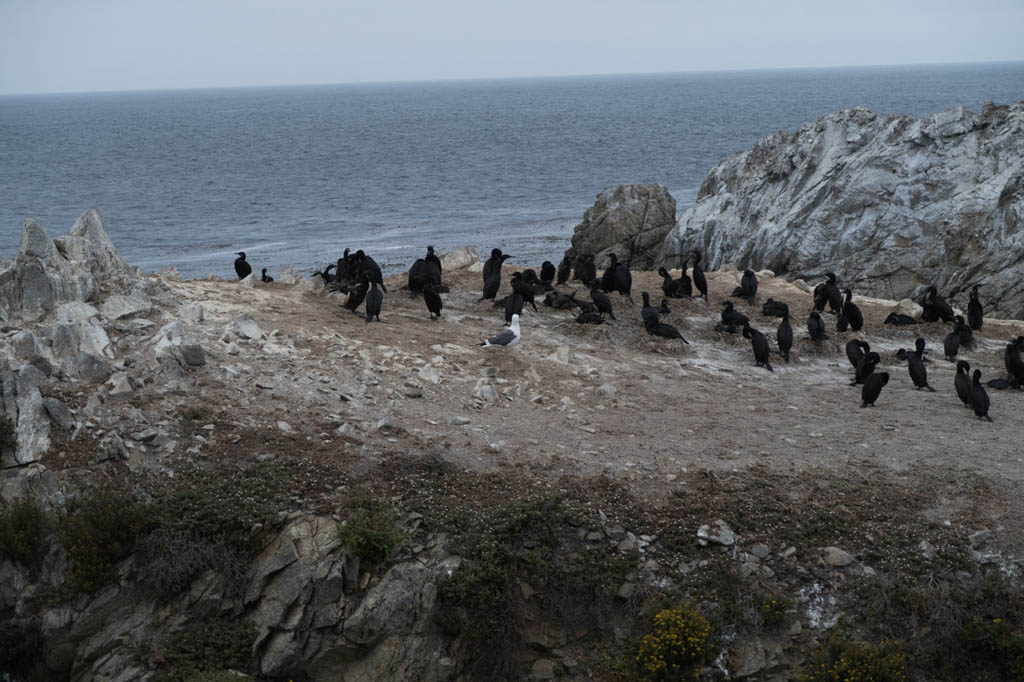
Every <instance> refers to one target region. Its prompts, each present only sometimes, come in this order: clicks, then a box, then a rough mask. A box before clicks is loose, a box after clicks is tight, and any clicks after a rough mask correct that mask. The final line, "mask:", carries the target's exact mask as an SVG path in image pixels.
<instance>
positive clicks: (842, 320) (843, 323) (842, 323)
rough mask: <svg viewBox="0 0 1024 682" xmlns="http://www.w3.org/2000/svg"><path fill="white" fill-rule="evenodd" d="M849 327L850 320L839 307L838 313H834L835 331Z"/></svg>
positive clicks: (841, 330) (843, 330)
mask: <svg viewBox="0 0 1024 682" xmlns="http://www.w3.org/2000/svg"><path fill="white" fill-rule="evenodd" d="M849 328H850V321H849V320H848V319H846V313H844V312H843V311H842V309H840V311H839V314H838V315H836V331H837V332H845V331H846V330H847V329H849Z"/></svg>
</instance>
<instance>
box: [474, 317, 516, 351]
mask: <svg viewBox="0 0 1024 682" xmlns="http://www.w3.org/2000/svg"><path fill="white" fill-rule="evenodd" d="M522 336H523V335H522V334H520V333H519V316H518V315H513V316H512V324H510V325H509V328H508V329H505V330H503V331H500V332H498V333H497V334H495V335H494V336H492V337H491V338H489V339H487V340H486V341H484V342H483V343H481V344H480V345H481V346H483V347H484V348H508V347H509V346H514V345H516V344H517V343H519V339H520V338H522Z"/></svg>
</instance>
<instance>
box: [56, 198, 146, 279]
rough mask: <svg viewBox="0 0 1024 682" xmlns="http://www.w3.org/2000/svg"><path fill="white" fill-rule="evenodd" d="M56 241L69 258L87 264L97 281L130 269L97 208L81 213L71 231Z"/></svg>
mask: <svg viewBox="0 0 1024 682" xmlns="http://www.w3.org/2000/svg"><path fill="white" fill-rule="evenodd" d="M54 244H55V245H56V247H57V248H58V249H59V250H60V253H61V255H62V256H64V257H65V258H66V259H68V260H69V261H76V262H79V263H82V264H83V265H84V266H85V267H87V268H88V270H89V271H90V272H91V273H92V275H93V277H95V278H96V280H97V281H103V280H106V279H108V278H110V277H112V276H115V275H120V274H123V273H125V272H126V271H129V270H131V268H129V266H128V264H127V263H125V262H124V260H123V259H122V258H121V256H120V254H118V252H117V249H116V248H114V243H113V242H112V241H111V240H110V236H109V235H107V231H106V229H104V227H103V219H102V218H101V217H100V212H99V210H97V209H96V208H95V207H92V208H89V209H88V210H86V211H85V213H83V214H82V215H80V216H79V217H78V220H76V221H75V224H74V225H73V226H72V227H71V232H69V233H68V235H67V236H65V237H57V239H55V240H54Z"/></svg>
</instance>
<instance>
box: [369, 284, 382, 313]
mask: <svg viewBox="0 0 1024 682" xmlns="http://www.w3.org/2000/svg"><path fill="white" fill-rule="evenodd" d="M383 303H384V294H383V293H381V290H380V289H378V288H377V283H376V282H371V284H370V290H369V291H367V292H366V321H367V323H369V322H370V320H372V319H373V318H375V317H376V318H377V321H378V322H380V308H381V305H382V304H383Z"/></svg>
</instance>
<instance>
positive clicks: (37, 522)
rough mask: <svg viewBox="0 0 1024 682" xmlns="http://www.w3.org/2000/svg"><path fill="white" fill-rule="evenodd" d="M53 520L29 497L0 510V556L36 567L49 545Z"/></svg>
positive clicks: (15, 501)
mask: <svg viewBox="0 0 1024 682" xmlns="http://www.w3.org/2000/svg"><path fill="white" fill-rule="evenodd" d="M49 538H50V521H49V519H48V518H47V516H46V512H44V511H43V508H42V507H40V506H39V505H38V504H36V503H35V502H34V501H32V500H29V499H17V500H14V501H13V502H12V503H11V505H10V506H9V507H7V508H6V509H4V510H0V558H7V559H12V560H14V561H18V562H21V563H23V564H25V565H26V566H37V565H38V564H39V562H40V561H41V560H42V558H43V557H44V556H46V550H47V548H48V547H49Z"/></svg>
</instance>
